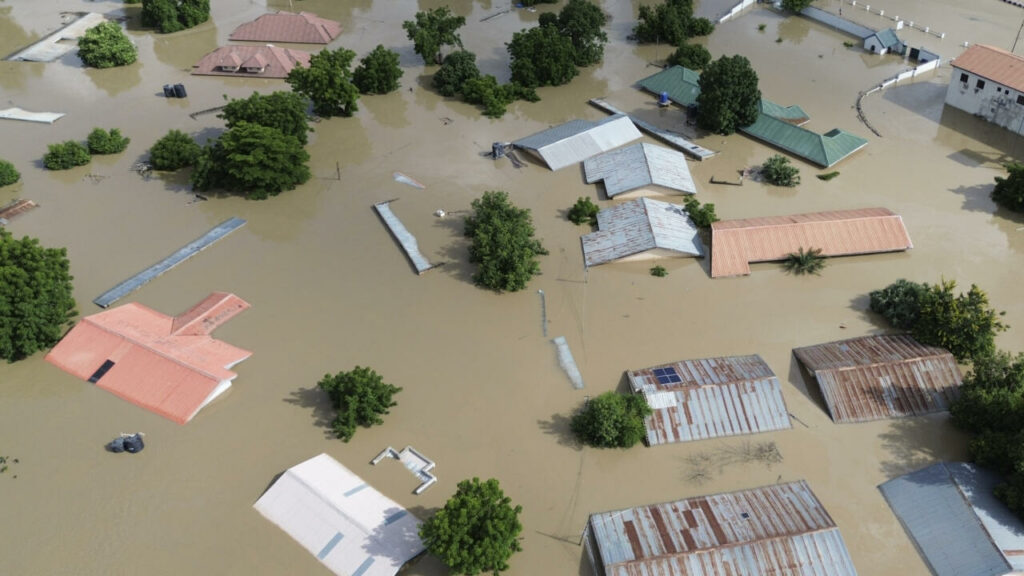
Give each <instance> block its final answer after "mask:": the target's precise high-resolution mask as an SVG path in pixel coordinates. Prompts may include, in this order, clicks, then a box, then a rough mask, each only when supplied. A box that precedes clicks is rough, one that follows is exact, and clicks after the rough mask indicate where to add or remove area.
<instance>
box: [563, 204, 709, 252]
mask: <svg viewBox="0 0 1024 576" xmlns="http://www.w3.org/2000/svg"><path fill="white" fill-rule="evenodd" d="M597 227H598V231H597V232H591V233H590V234H585V235H584V236H583V237H582V245H583V261H584V265H585V266H588V267H589V266H597V265H599V264H606V263H608V262H611V261H613V260H618V259H620V258H627V257H630V256H636V255H638V254H641V253H644V252H647V251H650V250H664V251H667V252H671V253H675V254H678V255H683V256H703V255H704V244H703V243H702V242H701V241H700V235H699V234H698V231H697V227H696V226H694V224H693V222H692V221H691V220H690V216H689V214H687V212H686V209H684V208H683V207H682V206H677V205H675V204H670V203H668V202H662V201H660V200H654V199H651V198H637V199H635V200H630V201H629V202H624V203H622V204H619V205H617V206H612V207H611V208H606V209H604V210H601V211H600V212H598V213H597Z"/></svg>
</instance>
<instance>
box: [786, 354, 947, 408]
mask: <svg viewBox="0 0 1024 576" xmlns="http://www.w3.org/2000/svg"><path fill="white" fill-rule="evenodd" d="M793 354H795V355H796V357H797V359H799V360H800V362H801V363H803V364H804V366H806V367H807V369H808V370H810V371H811V372H813V373H814V377H815V379H816V380H817V381H818V386H820V387H821V391H822V394H823V395H824V397H825V403H826V405H827V406H828V410H829V413H830V414H831V415H832V419H833V420H834V421H836V422H864V421H867V420H879V419H882V418H896V417H900V416H912V415H917V414H929V413H932V412H942V411H945V410H948V409H949V405H950V403H952V401H953V400H955V399H956V398H957V397H958V396H959V393H960V382H961V380H962V377H961V375H960V368H959V367H957V364H956V360H955V359H954V358H953V355H952V354H950V353H949V352H947V351H945V350H943V349H941V348H935V347H933V346H925V345H923V344H921V343H919V342H917V341H916V340H914V339H913V338H911V337H910V336H908V335H905V334H890V335H880V336H864V337H861V338H853V339H850V340H841V341H838V342H829V343H827V344H820V345H817V346H808V347H805V348H796V349H794V350H793Z"/></svg>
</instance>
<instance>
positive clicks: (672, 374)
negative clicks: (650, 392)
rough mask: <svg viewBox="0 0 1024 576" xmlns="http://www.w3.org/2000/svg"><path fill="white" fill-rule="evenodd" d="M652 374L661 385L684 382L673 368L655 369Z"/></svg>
mask: <svg viewBox="0 0 1024 576" xmlns="http://www.w3.org/2000/svg"><path fill="white" fill-rule="evenodd" d="M652 372H654V377H655V378H657V379H658V383H659V384H665V385H668V384H676V383H679V382H682V381H683V379H682V378H680V377H679V373H677V372H676V369H675V368H673V367H672V366H669V367H667V368H655V369H654V370H653V371H652Z"/></svg>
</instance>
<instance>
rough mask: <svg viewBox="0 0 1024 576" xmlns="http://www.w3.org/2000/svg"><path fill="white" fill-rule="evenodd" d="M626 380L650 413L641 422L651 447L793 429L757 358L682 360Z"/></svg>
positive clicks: (775, 384) (775, 382)
mask: <svg viewBox="0 0 1024 576" xmlns="http://www.w3.org/2000/svg"><path fill="white" fill-rule="evenodd" d="M666 371H667V372H666ZM626 376H627V377H628V378H629V384H630V387H631V388H632V389H633V392H637V393H642V394H643V395H644V398H645V399H646V400H647V404H648V405H650V406H651V408H652V409H653V413H652V414H651V415H650V416H649V417H648V418H647V419H646V421H645V425H646V426H647V443H648V444H649V445H651V446H654V445H657V444H669V443H672V442H686V441H690V440H703V439H706V438H717V437H721V436H734V435H737V434H756V433H758V432H768V431H771V430H784V429H787V428H791V427H792V424H791V423H790V421H789V411H788V410H787V409H786V401H785V400H784V399H783V397H782V385H781V384H780V383H779V379H778V378H776V377H775V373H774V372H772V369H771V368H770V367H768V364H766V363H765V361H764V360H762V359H761V357H760V356H757V355H753V356H729V357H725V358H702V359H699V360H682V361H680V362H674V363H671V364H662V365H660V366H652V367H650V368H644V369H642V370H632V371H629V372H627V373H626ZM659 376H660V377H659Z"/></svg>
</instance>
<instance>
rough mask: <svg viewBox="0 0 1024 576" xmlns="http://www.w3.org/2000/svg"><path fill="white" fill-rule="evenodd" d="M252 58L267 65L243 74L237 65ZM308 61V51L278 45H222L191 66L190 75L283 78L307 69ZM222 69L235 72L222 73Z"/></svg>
mask: <svg viewBox="0 0 1024 576" xmlns="http://www.w3.org/2000/svg"><path fill="white" fill-rule="evenodd" d="M253 58H258V60H257V62H261V63H265V64H266V67H265V68H264V70H263V71H262V72H259V73H253V72H246V71H245V69H244V68H243V67H239V62H244V63H245V65H249V64H250V60H251V59H253ZM309 58H310V53H309V52H303V51H301V50H292V49H290V48H280V47H278V46H269V45H268V46H222V47H220V48H217V49H216V50H214V51H213V52H210V53H209V54H207V55H206V56H203V58H202V60H200V61H199V62H198V63H196V65H195V66H193V67H192V68H193V70H192V73H193V74H195V75H199V76H258V77H260V78H285V77H286V76H288V73H289V72H291V71H292V68H295V67H296V66H309ZM224 66H230V67H233V68H238V69H237V70H224V69H223V67H224ZM243 66H244V65H243Z"/></svg>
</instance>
